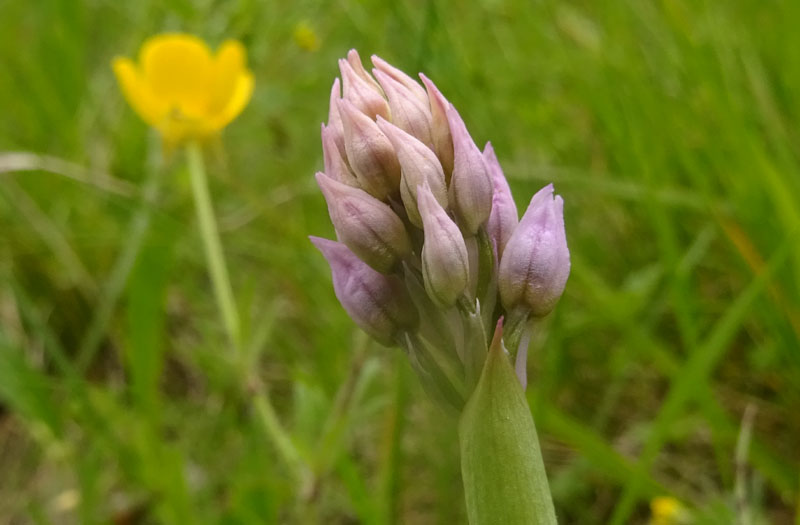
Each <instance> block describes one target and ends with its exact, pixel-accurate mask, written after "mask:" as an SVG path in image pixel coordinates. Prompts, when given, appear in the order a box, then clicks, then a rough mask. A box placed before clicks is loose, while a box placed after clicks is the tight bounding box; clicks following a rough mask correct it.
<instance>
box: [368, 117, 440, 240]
mask: <svg viewBox="0 0 800 525" xmlns="http://www.w3.org/2000/svg"><path fill="white" fill-rule="evenodd" d="M378 126H379V127H380V129H381V130H382V131H383V132H384V133H385V134H386V136H387V137H389V140H391V141H392V145H393V146H394V149H395V151H396V152H397V158H398V160H399V161H400V166H401V168H402V176H401V178H400V197H401V198H402V199H403V205H404V206H405V208H406V212H407V213H408V219H409V220H410V221H411V222H412V223H413V224H414V225H415V226H418V227H420V228H422V217H421V216H420V213H419V209H418V208H417V188H418V187H419V186H421V185H423V184H425V183H426V182H427V183H428V185H429V186H430V188H431V192H432V193H433V196H434V197H436V200H437V201H439V204H441V206H442V207H443V208H446V207H447V204H448V203H447V186H446V185H445V182H444V173H443V172H442V165H441V164H439V159H437V158H436V155H435V154H434V153H433V151H431V149H430V148H429V147H428V146H426V145H425V144H423V143H422V142H420V141H419V140H418V139H416V138H414V137H412V136H411V135H409V134H408V133H406V132H405V131H403V130H402V129H400V128H398V127H397V126H395V125H394V124H391V123H390V122H386V121H385V120H383V119H382V118H378Z"/></svg>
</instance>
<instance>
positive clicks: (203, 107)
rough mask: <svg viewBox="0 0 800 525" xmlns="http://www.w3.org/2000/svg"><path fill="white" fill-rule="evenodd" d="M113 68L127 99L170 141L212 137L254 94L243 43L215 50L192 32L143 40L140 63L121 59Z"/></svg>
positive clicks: (228, 43)
mask: <svg viewBox="0 0 800 525" xmlns="http://www.w3.org/2000/svg"><path fill="white" fill-rule="evenodd" d="M112 66H113V68H114V73H115V75H116V76H117V80H118V81H119V85H120V87H121V89H122V93H123V94H124V95H125V98H126V99H127V101H128V103H129V104H130V105H131V107H133V109H134V111H136V113H137V114H138V115H139V116H140V117H141V118H142V120H144V121H145V122H147V123H148V124H149V125H151V126H153V127H154V128H156V129H157V130H158V131H159V132H160V133H161V136H162V137H163V138H164V141H165V142H167V143H169V144H170V145H177V144H180V143H182V142H185V141H187V140H201V139H205V138H207V137H209V136H212V135H214V134H215V133H217V132H218V131H220V130H221V129H222V128H224V127H225V126H227V125H228V124H229V123H230V122H231V121H232V120H233V119H234V118H236V116H237V115H239V113H241V112H242V110H243V109H244V107H245V106H246V105H247V103H248V102H249V101H250V97H251V96H252V94H253V73H252V72H251V71H250V70H248V69H247V64H246V53H245V50H244V46H242V44H241V43H239V42H237V41H235V40H228V41H226V42H224V43H223V44H222V45H221V46H220V47H219V49H217V52H216V54H212V52H211V50H210V49H209V47H208V46H207V45H206V43H205V42H203V41H202V40H201V39H199V38H197V37H195V36H193V35H187V34H182V33H169V34H163V35H158V36H154V37H151V38H149V39H148V40H147V41H146V42H145V43H144V45H143V46H142V48H141V50H140V51H139V63H138V64H136V63H134V62H133V61H132V60H130V59H128V58H124V57H117V58H115V59H114V61H113V64H112Z"/></svg>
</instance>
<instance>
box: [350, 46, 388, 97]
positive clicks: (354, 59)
mask: <svg viewBox="0 0 800 525" xmlns="http://www.w3.org/2000/svg"><path fill="white" fill-rule="evenodd" d="M347 63H348V64H350V67H352V68H353V71H355V72H356V75H358V76H360V77H361V78H363V79H364V80H366V81H367V83H368V84H369V85H370V86H372V87H373V88H374V89H375V91H377V92H378V93H381V94H382V92H381V87H380V84H378V83H377V82H376V81H375V79H374V78H372V77H371V76H370V74H369V73H368V72H367V70H366V69H364V63H363V62H361V56H360V55H359V54H358V51H356V50H355V49H351V50H350V51H348V52H347Z"/></svg>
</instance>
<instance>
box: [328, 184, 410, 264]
mask: <svg viewBox="0 0 800 525" xmlns="http://www.w3.org/2000/svg"><path fill="white" fill-rule="evenodd" d="M317 184H319V187H320V189H321V190H322V193H323V195H325V200H326V201H327V203H328V212H329V213H330V216H331V222H332V223H333V227H334V228H336V233H337V234H338V235H339V240H340V241H341V242H343V243H344V244H346V245H347V247H348V248H350V250H351V251H352V252H353V253H355V254H356V255H357V256H358V257H359V258H360V259H361V260H362V261H364V262H365V263H367V264H368V265H370V266H371V267H372V268H374V269H375V270H377V271H379V272H381V273H389V272H391V271H392V270H393V269H394V268H395V267H396V266H397V264H398V262H399V261H400V260H401V259H402V258H403V257H404V256H405V255H406V254H408V253H410V252H411V241H410V240H409V239H408V233H406V228H405V226H404V225H403V221H401V220H400V218H399V217H398V216H397V214H395V212H394V211H392V208H390V207H389V205H388V204H385V203H383V202H381V201H379V200H378V199H376V198H375V197H373V196H372V195H370V194H369V193H367V192H365V191H364V190H360V189H358V188H353V187H350V186H348V185H346V184H342V183H341V182H337V181H335V180H333V179H332V178H330V177H327V176H325V174H324V173H317Z"/></svg>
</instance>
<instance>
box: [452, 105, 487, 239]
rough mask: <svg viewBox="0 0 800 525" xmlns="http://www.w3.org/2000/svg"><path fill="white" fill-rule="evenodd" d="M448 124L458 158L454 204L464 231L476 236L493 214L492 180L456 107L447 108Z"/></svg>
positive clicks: (454, 151)
mask: <svg viewBox="0 0 800 525" xmlns="http://www.w3.org/2000/svg"><path fill="white" fill-rule="evenodd" d="M447 120H448V122H449V123H450V133H452V134H453V154H454V164H453V177H452V178H451V180H450V203H451V204H452V206H453V212H454V213H455V215H456V219H457V220H458V221H459V224H460V225H461V227H462V228H464V230H466V232H467V233H469V234H472V235H475V234H476V233H477V232H478V228H480V227H481V225H482V224H483V223H485V222H486V220H487V219H488V218H489V214H490V213H491V211H492V179H491V178H490V177H489V172H488V171H487V169H486V164H485V163H484V162H483V154H481V150H479V149H478V146H476V145H475V142H473V141H472V137H470V136H469V132H468V131H467V127H466V126H465V125H464V121H463V120H461V115H459V114H458V111H456V108H454V107H453V105H452V104H450V106H448V108H447Z"/></svg>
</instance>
